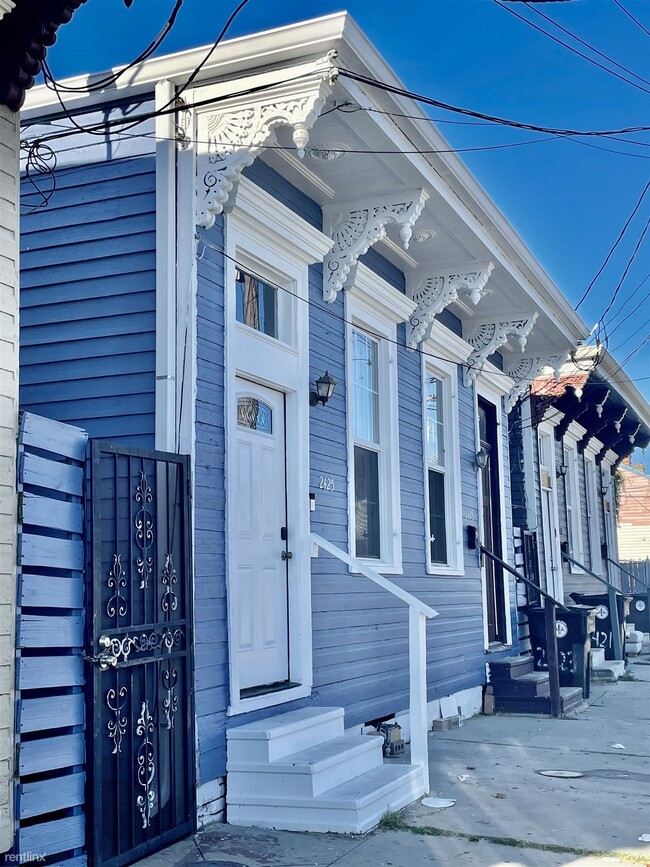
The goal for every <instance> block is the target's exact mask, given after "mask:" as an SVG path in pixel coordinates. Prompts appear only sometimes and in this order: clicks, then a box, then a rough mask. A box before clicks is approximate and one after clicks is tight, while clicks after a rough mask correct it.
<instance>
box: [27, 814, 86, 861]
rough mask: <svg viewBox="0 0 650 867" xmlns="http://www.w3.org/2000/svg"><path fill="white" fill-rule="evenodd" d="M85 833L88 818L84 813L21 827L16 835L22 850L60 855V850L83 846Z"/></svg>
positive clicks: (65, 850)
mask: <svg viewBox="0 0 650 867" xmlns="http://www.w3.org/2000/svg"><path fill="white" fill-rule="evenodd" d="M85 835H86V820H85V818H84V817H83V816H82V815H77V816H69V817H68V818H67V819H55V820H54V821H52V822H44V823H43V824H39V825H31V826H30V827H28V828H20V830H19V831H18V833H17V835H16V836H17V840H18V845H19V847H20V849H19V851H20V852H34V853H38V854H39V855H58V854H59V852H68V851H70V850H72V849H77V848H81V847H82V846H83V845H84V843H85Z"/></svg>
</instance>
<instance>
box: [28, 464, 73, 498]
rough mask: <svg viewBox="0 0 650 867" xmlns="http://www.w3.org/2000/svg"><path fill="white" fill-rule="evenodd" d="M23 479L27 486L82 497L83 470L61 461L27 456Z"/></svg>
mask: <svg viewBox="0 0 650 867" xmlns="http://www.w3.org/2000/svg"><path fill="white" fill-rule="evenodd" d="M22 479H23V484H25V485H34V486H35V487H39V488H46V489H47V490H50V491H60V492H62V493H66V494H76V495H77V496H81V492H82V484H83V470H82V469H81V467H73V466H71V465H70V464H64V463H62V462H60V461H53V460H50V459H48V458H42V457H39V456H38V455H33V454H25V455H24V456H23V459H22Z"/></svg>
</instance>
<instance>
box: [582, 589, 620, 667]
mask: <svg viewBox="0 0 650 867" xmlns="http://www.w3.org/2000/svg"><path fill="white" fill-rule="evenodd" d="M569 596H570V597H571V598H572V599H573V600H574V601H575V602H577V603H578V605H589V606H590V607H591V608H595V609H596V630H595V632H594V634H593V635H592V636H591V647H592V649H593V650H596V649H602V650H604V651H605V659H616V656H615V655H614V635H613V632H612V618H611V616H610V613H609V594H608V593H569ZM630 600H631V597H630V596H624V595H621V594H620V593H617V594H616V606H617V608H618V624H619V629H620V633H621V648H622V649H623V656H625V621H626V620H627V616H628V614H629V613H630Z"/></svg>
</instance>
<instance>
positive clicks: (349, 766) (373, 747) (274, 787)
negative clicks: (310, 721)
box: [227, 735, 384, 799]
mask: <svg viewBox="0 0 650 867" xmlns="http://www.w3.org/2000/svg"><path fill="white" fill-rule="evenodd" d="M383 742H384V739H383V738H382V737H379V736H376V735H346V736H344V737H340V738H334V739H333V740H331V741H325V742H324V743H322V744H316V745H315V746H313V747H309V748H308V749H306V750H302V751H301V752H297V753H292V754H291V755H289V756H285V757H284V758H282V759H278V760H276V761H274V762H248V761H247V762H238V761H235V760H233V759H231V758H230V757H229V758H228V767H227V770H228V793H229V795H230V796H231V797H232V798H233V799H237V798H238V797H240V796H247V795H250V794H252V793H254V794H255V795H264V796H269V797H270V796H274V797H277V796H278V794H280V795H281V796H282V797H283V798H287V797H291V796H297V797H315V796H318V795H321V794H323V792H326V791H327V790H328V789H333V788H335V787H336V786H340V785H342V784H343V783H346V782H348V781H349V780H352V779H354V777H358V776H361V774H365V773H366V772H367V771H370V770H372V769H373V768H376V767H379V766H380V765H381V764H382V762H383V758H382V744H383Z"/></svg>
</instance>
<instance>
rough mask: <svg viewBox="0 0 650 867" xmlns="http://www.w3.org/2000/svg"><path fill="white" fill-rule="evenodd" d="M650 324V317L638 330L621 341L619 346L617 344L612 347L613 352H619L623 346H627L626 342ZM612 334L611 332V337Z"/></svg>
mask: <svg viewBox="0 0 650 867" xmlns="http://www.w3.org/2000/svg"><path fill="white" fill-rule="evenodd" d="M649 324H650V319H646V321H645V322H644V323H643V325H640V326H639V327H638V328H637V330H636V331H633V332H632V334H630V336H629V337H626V338H625V340H624V341H623V342H622V343H619V344H618V346H615V347H614V348H613V349H612V352H618V350H619V349H620V348H621V346H625V344H626V343H629V342H630V340H632V338H633V337H636V336H637V334H638V333H639V331H643V329H644V328H645V327H646V325H649ZM611 336H612V335H611V334H610V337H611Z"/></svg>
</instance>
